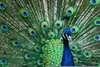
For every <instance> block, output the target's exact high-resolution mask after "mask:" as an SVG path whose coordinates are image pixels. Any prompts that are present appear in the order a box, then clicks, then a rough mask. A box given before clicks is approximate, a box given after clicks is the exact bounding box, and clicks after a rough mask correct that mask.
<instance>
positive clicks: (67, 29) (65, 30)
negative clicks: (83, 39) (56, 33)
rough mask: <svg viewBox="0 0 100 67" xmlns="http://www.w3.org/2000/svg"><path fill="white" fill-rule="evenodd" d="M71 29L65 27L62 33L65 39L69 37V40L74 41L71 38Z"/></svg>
mask: <svg viewBox="0 0 100 67" xmlns="http://www.w3.org/2000/svg"><path fill="white" fill-rule="evenodd" d="M71 34H72V33H71V30H70V29H69V28H65V29H64V30H63V33H62V37H63V39H67V40H68V41H70V42H72V38H71Z"/></svg>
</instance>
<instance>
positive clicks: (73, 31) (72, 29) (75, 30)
mask: <svg viewBox="0 0 100 67" xmlns="http://www.w3.org/2000/svg"><path fill="white" fill-rule="evenodd" d="M78 31H79V28H78V26H73V27H71V32H72V33H77V32H78Z"/></svg>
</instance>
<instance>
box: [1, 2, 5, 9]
mask: <svg viewBox="0 0 100 67" xmlns="http://www.w3.org/2000/svg"><path fill="white" fill-rule="evenodd" d="M5 8H6V4H5V3H3V2H0V10H4V9H5Z"/></svg>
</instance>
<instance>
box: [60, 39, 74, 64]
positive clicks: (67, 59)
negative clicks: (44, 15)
mask: <svg viewBox="0 0 100 67" xmlns="http://www.w3.org/2000/svg"><path fill="white" fill-rule="evenodd" d="M63 41H64V42H63V43H64V51H63V57H62V63H61V66H75V65H74V61H73V56H72V53H71V51H70V48H69V42H68V40H67V39H63Z"/></svg>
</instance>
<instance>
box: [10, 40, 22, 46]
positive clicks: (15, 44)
mask: <svg viewBox="0 0 100 67" xmlns="http://www.w3.org/2000/svg"><path fill="white" fill-rule="evenodd" d="M11 44H12V45H13V46H19V45H20V43H19V42H18V41H16V40H13V41H12V42H11Z"/></svg>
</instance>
